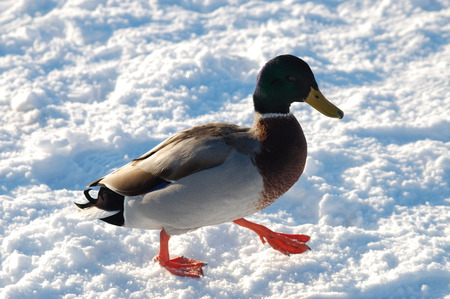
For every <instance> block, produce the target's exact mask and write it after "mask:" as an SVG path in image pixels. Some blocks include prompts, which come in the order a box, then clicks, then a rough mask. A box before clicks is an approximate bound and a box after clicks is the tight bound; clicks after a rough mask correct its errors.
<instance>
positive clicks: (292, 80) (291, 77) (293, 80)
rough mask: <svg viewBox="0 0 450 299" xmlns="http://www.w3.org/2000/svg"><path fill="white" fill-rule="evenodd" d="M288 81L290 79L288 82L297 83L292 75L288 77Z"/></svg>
mask: <svg viewBox="0 0 450 299" xmlns="http://www.w3.org/2000/svg"><path fill="white" fill-rule="evenodd" d="M287 79H288V81H291V82H297V79H296V78H295V77H294V76H291V75H289V76H287Z"/></svg>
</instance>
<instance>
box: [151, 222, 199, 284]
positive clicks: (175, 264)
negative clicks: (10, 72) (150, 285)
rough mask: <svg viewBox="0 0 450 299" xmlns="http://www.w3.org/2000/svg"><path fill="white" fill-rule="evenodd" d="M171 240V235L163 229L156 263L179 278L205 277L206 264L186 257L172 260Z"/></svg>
mask: <svg viewBox="0 0 450 299" xmlns="http://www.w3.org/2000/svg"><path fill="white" fill-rule="evenodd" d="M169 239H170V235H168V234H167V233H166V231H165V230H164V229H163V230H162V231H161V234H160V245H159V246H160V247H159V253H158V255H157V256H156V257H155V259H154V260H155V261H156V262H159V264H160V265H161V266H162V267H164V268H166V269H167V270H168V271H169V272H170V273H172V274H175V275H178V276H188V277H200V276H203V269H202V267H203V266H204V265H206V264H205V263H202V262H198V261H196V260H193V259H189V258H185V257H182V256H180V257H177V258H174V259H170V255H169Z"/></svg>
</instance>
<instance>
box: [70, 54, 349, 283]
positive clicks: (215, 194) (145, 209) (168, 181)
mask: <svg viewBox="0 0 450 299" xmlns="http://www.w3.org/2000/svg"><path fill="white" fill-rule="evenodd" d="M253 102H254V108H255V117H254V123H253V126H252V127H251V128H246V127H240V126H237V125H233V124H227V123H210V124H205V125H201V126H196V127H193V128H191V129H187V130H185V131H182V132H180V133H178V134H176V135H174V136H172V137H170V138H169V139H167V140H165V141H164V142H162V143H161V144H159V145H157V146H156V147H154V148H153V149H151V150H150V151H148V152H147V153H146V154H144V155H142V156H141V157H139V158H137V159H134V160H132V161H131V162H130V163H128V164H126V165H125V166H123V167H121V168H119V169H117V170H115V171H113V172H112V173H110V174H108V175H106V176H105V177H103V178H101V179H99V180H96V181H95V182H93V183H91V184H89V185H88V188H91V187H96V186H98V187H100V189H99V191H98V195H97V198H93V197H92V196H91V195H90V191H91V189H87V190H85V191H84V194H85V197H86V198H87V200H88V202H87V203H85V204H77V205H78V207H79V211H80V212H82V213H83V214H85V215H87V216H89V215H90V216H94V217H97V218H100V219H101V220H103V221H106V222H108V223H111V224H114V225H119V226H125V227H131V228H140V229H149V230H161V232H160V250H159V253H158V255H157V256H156V257H155V261H157V262H159V264H160V265H161V266H162V267H164V268H165V269H167V270H168V271H170V272H171V273H173V274H175V275H179V276H190V277H199V276H201V275H203V266H204V265H205V263H203V262H199V261H196V260H193V259H189V258H185V257H178V258H174V259H170V255H169V239H170V237H171V236H172V235H179V234H184V233H187V232H189V231H193V230H195V229H198V228H200V227H203V226H208V225H215V224H220V223H224V222H230V221H232V222H234V223H236V224H238V225H240V226H243V227H246V228H248V229H250V230H252V231H254V232H256V234H258V235H259V237H260V239H261V241H262V242H263V243H266V242H267V243H268V244H269V245H270V246H272V247H273V248H274V249H275V250H278V251H279V252H281V253H282V254H286V255H289V254H298V253H303V252H305V251H307V250H309V247H308V245H306V244H305V243H306V242H307V241H308V240H309V237H308V236H305V235H295V234H283V233H278V232H274V231H272V230H270V229H268V228H266V227H264V226H262V225H259V224H256V223H253V222H250V221H248V220H245V219H244V218H243V217H245V216H248V215H251V214H254V213H256V212H258V211H261V210H262V209H264V208H266V207H267V206H269V205H270V204H272V203H273V202H274V201H275V200H276V199H277V198H279V197H280V196H281V195H282V194H284V193H285V192H286V191H288V190H289V188H291V187H292V186H293V185H294V184H295V182H296V181H297V180H298V179H299V177H300V175H301V174H302V172H303V169H304V167H305V161H306V152H307V149H306V140H305V136H304V134H303V131H302V128H301V127H300V124H299V123H298V121H297V119H296V118H295V117H294V115H293V114H291V113H290V112H289V109H290V105H291V104H292V103H294V102H306V103H308V104H310V105H311V106H313V107H314V108H316V109H317V110H318V111H320V112H322V113H323V114H324V115H326V116H329V117H333V118H342V117H343V116H344V114H343V112H342V111H341V110H340V109H339V108H337V107H336V106H334V105H333V104H331V103H330V102H329V101H327V100H326V99H325V97H324V96H323V95H322V93H321V92H320V90H319V88H318V86H317V83H316V80H315V78H314V75H313V73H312V71H311V69H310V67H309V66H308V64H307V63H306V62H304V61H303V60H301V59H300V58H297V57H295V56H292V55H281V56H277V57H275V58H273V59H272V60H270V61H269V62H267V63H266V65H265V66H264V67H263V68H262V70H261V71H260V73H259V75H258V78H257V84H256V89H255V92H254V94H253Z"/></svg>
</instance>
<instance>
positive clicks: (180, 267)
mask: <svg viewBox="0 0 450 299" xmlns="http://www.w3.org/2000/svg"><path fill="white" fill-rule="evenodd" d="M155 261H157V262H159V264H160V265H161V267H164V268H166V270H167V271H169V272H170V273H172V274H175V275H178V276H184V277H195V278H199V277H200V276H203V268H202V267H203V266H205V265H206V264H205V263H203V262H199V261H196V260H193V259H190V258H185V257H183V256H180V257H177V258H174V259H171V260H168V261H162V260H161V259H160V257H159V256H157V257H155Z"/></svg>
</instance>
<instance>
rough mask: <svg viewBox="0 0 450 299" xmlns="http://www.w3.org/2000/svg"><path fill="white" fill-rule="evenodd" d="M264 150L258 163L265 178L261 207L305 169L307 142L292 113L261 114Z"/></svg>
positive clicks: (260, 137)
mask: <svg viewBox="0 0 450 299" xmlns="http://www.w3.org/2000/svg"><path fill="white" fill-rule="evenodd" d="M255 125H256V126H257V127H256V128H257V132H258V139H259V140H260V142H261V151H260V152H259V153H258V154H256V156H255V164H256V166H257V168H258V170H259V172H260V173H261V175H262V177H263V182H264V191H263V192H262V196H261V199H260V202H259V205H260V207H259V208H261V209H263V208H265V207H267V206H269V205H270V204H271V203H273V202H274V201H275V200H276V199H277V198H278V197H280V196H281V195H282V194H284V193H285V192H286V191H288V190H289V189H290V188H291V187H292V186H293V185H294V184H295V182H297V180H298V179H299V177H300V175H301V174H302V172H303V169H304V168H305V162H306V154H307V145H306V139H305V135H304V134H303V130H302V128H301V126H300V124H299V123H298V121H297V119H296V118H295V117H294V116H293V115H292V114H289V115H285V116H275V117H261V118H260V119H259V120H258V121H257V123H256V124H255Z"/></svg>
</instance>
